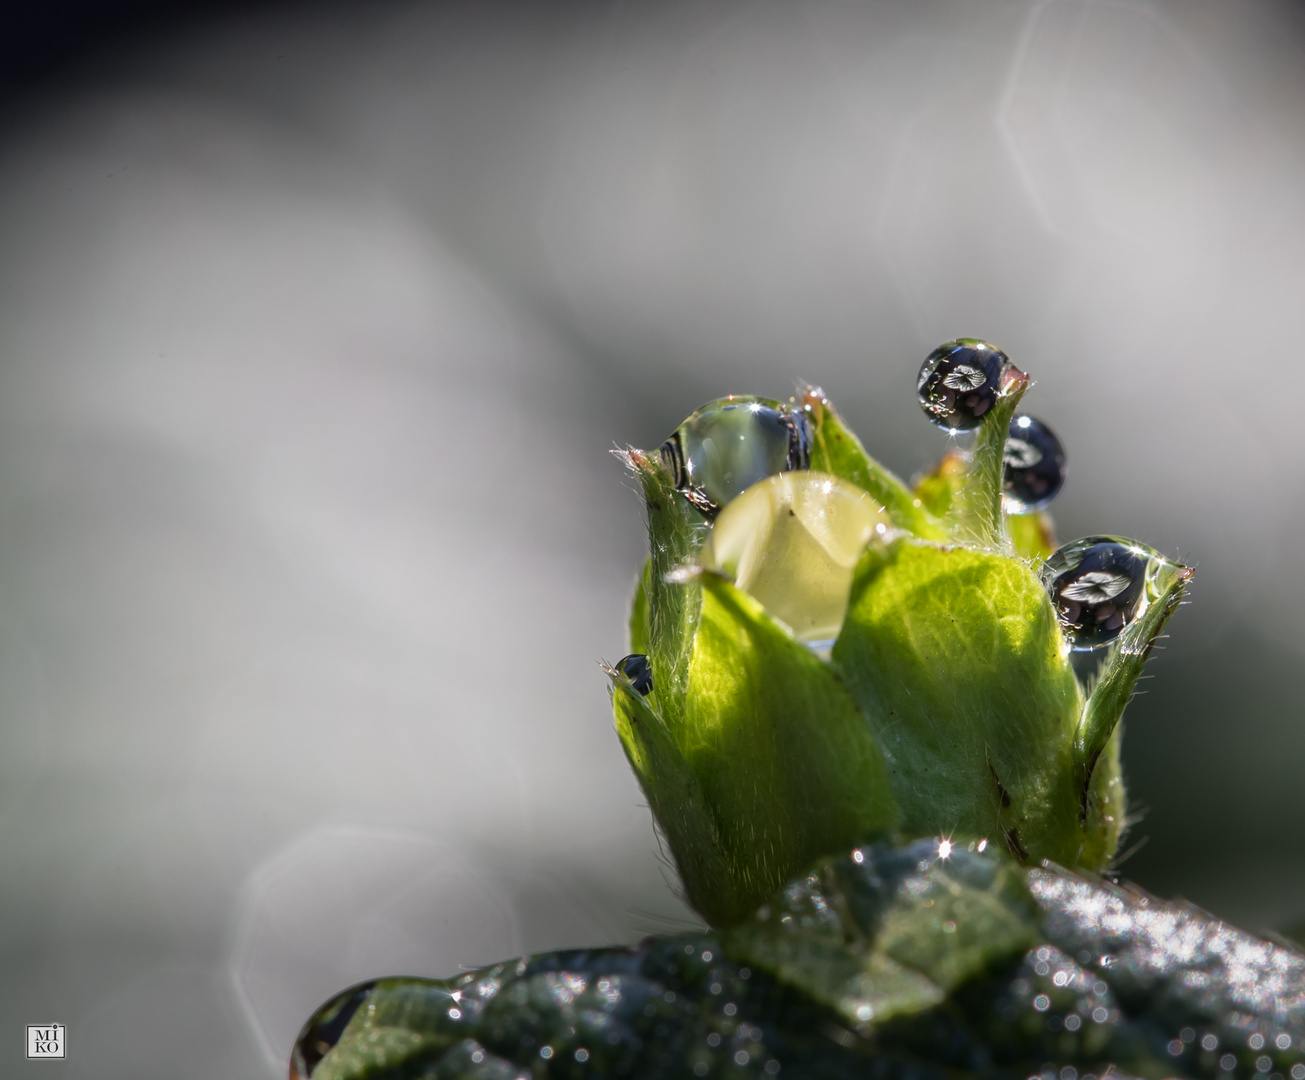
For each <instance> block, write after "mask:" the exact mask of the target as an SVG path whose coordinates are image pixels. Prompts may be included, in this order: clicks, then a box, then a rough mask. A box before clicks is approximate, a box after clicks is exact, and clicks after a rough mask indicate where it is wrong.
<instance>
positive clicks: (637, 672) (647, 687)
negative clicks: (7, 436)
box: [616, 653, 653, 697]
mask: <svg viewBox="0 0 1305 1080" xmlns="http://www.w3.org/2000/svg"><path fill="white" fill-rule="evenodd" d="M616 670H617V671H619V672H620V673H621V674H622V675H624V676H625V677H626V678H627V679H629V680H630V684H631V685H632V686H633V687H634V688H635V689H636V690H638V691H639V693H641V694H642V695H643V696H644V697H647V696H648V695H649V694H650V693H652V688H653V680H652V664H650V663H649V662H648V657H646V656H645V655H644V654H643V653H631V654H630V655H629V656H626V657H623V658H622V659H620V660H618V661H617V662H616Z"/></svg>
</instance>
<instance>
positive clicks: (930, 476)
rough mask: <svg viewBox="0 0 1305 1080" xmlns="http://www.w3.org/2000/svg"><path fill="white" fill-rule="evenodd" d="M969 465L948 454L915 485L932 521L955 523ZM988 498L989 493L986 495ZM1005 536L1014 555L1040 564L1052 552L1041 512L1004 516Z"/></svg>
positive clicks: (1050, 529)
mask: <svg viewBox="0 0 1305 1080" xmlns="http://www.w3.org/2000/svg"><path fill="white" fill-rule="evenodd" d="M972 468H973V465H972V463H971V461H970V459H969V457H968V456H967V455H966V454H962V453H961V452H960V451H959V450H948V451H947V453H945V454H943V456H942V459H941V460H940V461H939V462H938V464H937V466H935V467H934V469H933V471H932V472H929V473H926V474H925V475H924V476H921V477H920V478H919V479H917V480H916V482H915V495H916V498H918V499H919V500H920V501H921V502H922V503H923V504H924V507H925V509H926V510H928V511H929V512H930V513H931V514H933V515H934V516H935V517H937V518H939V519H941V520H944V521H952V522H955V521H956V519H957V518H958V517H959V515H960V512H961V508H960V503H959V502H958V493H959V492H960V490H961V488H963V487H964V486H965V485H966V484H967V483H982V482H986V481H981V480H980V479H978V478H974V479H971V470H972ZM989 494H991V492H990V491H989ZM1005 518H1006V535H1007V536H1008V538H1009V539H1010V545H1011V547H1012V548H1013V549H1014V551H1015V554H1016V555H1019V556H1021V557H1022V558H1025V559H1031V560H1033V561H1034V562H1042V561H1043V560H1045V559H1047V558H1049V557H1050V556H1051V554H1052V552H1054V551H1055V550H1056V526H1055V524H1054V523H1053V522H1052V520H1051V515H1050V514H1048V513H1046V512H1045V511H1044V512H1042V513H1034V514H1006V515H1005Z"/></svg>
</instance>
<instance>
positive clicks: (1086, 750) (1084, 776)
mask: <svg viewBox="0 0 1305 1080" xmlns="http://www.w3.org/2000/svg"><path fill="white" fill-rule="evenodd" d="M1193 573H1194V571H1193V570H1192V569H1191V568H1189V567H1186V566H1179V565H1177V564H1176V563H1172V562H1169V561H1168V560H1161V559H1158V566H1157V571H1156V576H1155V578H1154V580H1153V581H1151V582H1148V585H1147V589H1148V592H1149V593H1150V594H1151V595H1150V597H1149V601H1148V604H1147V608H1146V610H1145V611H1144V612H1143V613H1142V615H1141V617H1140V618H1138V619H1136V620H1134V622H1133V623H1132V624H1131V625H1130V626H1129V627H1127V628H1126V629H1125V630H1124V632H1123V633H1122V634H1120V635H1119V638H1118V639H1117V640H1116V641H1115V643H1114V644H1113V645H1112V646H1111V647H1110V654H1109V656H1108V657H1107V658H1106V661H1105V663H1104V665H1103V666H1102V668H1101V671H1100V672H1099V674H1098V676H1097V679H1096V682H1095V684H1094V685H1093V687H1092V690H1091V693H1090V694H1089V695H1088V699H1087V702H1086V703H1085V704H1084V706H1083V714H1082V719H1081V720H1080V722H1079V724H1078V727H1077V730H1076V731H1075V733H1074V764H1075V766H1076V768H1077V770H1078V773H1079V784H1078V790H1079V791H1080V793H1081V798H1082V803H1081V806H1080V813H1081V814H1082V815H1083V816H1085V817H1086V816H1087V815H1088V812H1089V809H1090V806H1089V803H1090V799H1089V791H1090V789H1089V786H1088V785H1089V784H1090V783H1091V781H1092V778H1093V774H1094V772H1095V771H1096V769H1097V767H1098V763H1099V760H1100V758H1101V754H1102V751H1103V750H1104V749H1105V748H1106V746H1107V744H1108V743H1109V741H1110V739H1111V737H1112V736H1113V735H1114V733H1115V728H1116V725H1117V724H1118V723H1119V719H1120V717H1122V716H1123V715H1124V708H1125V706H1127V704H1128V702H1129V700H1130V699H1131V698H1132V696H1133V691H1134V689H1135V688H1136V686H1137V680H1138V678H1139V677H1140V676H1141V674H1142V669H1143V668H1144V667H1145V666H1146V662H1147V660H1149V659H1150V657H1151V650H1152V649H1153V648H1154V647H1155V643H1156V640H1157V639H1158V638H1159V636H1160V634H1161V632H1162V631H1163V630H1164V628H1165V624H1166V623H1167V622H1168V621H1169V618H1170V616H1171V615H1173V613H1174V612H1175V611H1176V610H1178V605H1179V604H1180V603H1181V601H1182V598H1183V592H1184V591H1185V590H1186V588H1187V583H1188V582H1189V581H1191V579H1192V574H1193Z"/></svg>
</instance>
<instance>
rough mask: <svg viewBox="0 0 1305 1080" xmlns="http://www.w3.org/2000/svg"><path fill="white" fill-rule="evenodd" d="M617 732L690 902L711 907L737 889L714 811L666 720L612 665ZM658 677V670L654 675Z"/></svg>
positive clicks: (613, 707) (613, 700) (699, 907)
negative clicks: (714, 899)
mask: <svg viewBox="0 0 1305 1080" xmlns="http://www.w3.org/2000/svg"><path fill="white" fill-rule="evenodd" d="M609 674H610V675H611V677H612V684H613V685H612V710H613V712H614V714H615V718H616V732H617V734H618V735H619V736H620V738H621V746H622V747H624V749H625V756H626V758H628V759H629V762H630V767H631V768H632V769H633V770H634V775H635V777H636V778H637V779H638V781H639V786H640V787H641V788H642V789H643V793H644V796H645V797H646V798H647V799H648V806H649V808H650V809H651V810H652V812H653V817H654V818H655V819H656V821H657V824H658V826H659V827H660V829H661V833H662V836H663V837H664V838H665V840H666V844H667V846H668V847H669V848H670V850H671V857H672V858H673V859H674V860H675V866H676V869H677V870H678V871H679V873H680V880H681V881H682V882H683V883H684V887H685V890H686V892H687V893H688V897H689V902H690V903H691V904H693V906H694V907H695V908H698V909H699V910H700V911H701V910H702V906H703V905H705V906H706V907H708V908H710V907H711V906H712V900H713V898H715V897H728V896H732V895H733V893H734V889H735V886H734V875H733V874H732V872H731V868H730V866H729V865H728V863H727V861H726V857H725V852H724V850H723V845H722V842H721V834H720V829H719V827H718V826H717V824H716V817H715V814H714V813H713V812H712V809H711V806H710V805H709V804H708V802H707V797H706V795H705V793H704V792H703V789H702V785H701V784H700V783H699V782H698V778H697V777H696V776H695V775H694V774H693V771H692V770H691V769H690V768H689V766H688V763H687V762H686V761H685V760H684V757H683V755H682V754H681V753H680V750H679V747H677V746H676V745H675V740H674V739H673V738H672V737H671V733H670V731H669V730H667V727H666V724H665V722H664V721H663V720H662V718H661V717H660V716H658V715H657V713H656V712H655V711H654V710H653V709H652V707H651V706H650V705H649V704H648V701H647V700H646V699H645V698H643V697H642V696H641V695H640V694H639V692H638V691H637V690H635V689H634V687H633V686H632V685H631V684H630V680H629V679H627V678H626V677H625V676H624V675H622V674H621V673H620V672H617V671H611V672H609ZM654 678H655V676H654Z"/></svg>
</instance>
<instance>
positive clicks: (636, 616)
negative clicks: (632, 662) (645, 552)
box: [629, 558, 652, 656]
mask: <svg viewBox="0 0 1305 1080" xmlns="http://www.w3.org/2000/svg"><path fill="white" fill-rule="evenodd" d="M651 591H652V559H650V558H649V559H644V561H643V569H642V570H640V571H639V580H638V581H636V582H635V583H634V595H633V596H632V597H631V598H630V618H629V631H630V651H631V652H632V653H643V654H644V655H645V656H646V655H647V654H648V650H649V649H650V648H651V647H652V646H651V645H649V643H648V642H649V630H648V607H649V605H648V594H649V593H650V592H651Z"/></svg>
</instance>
